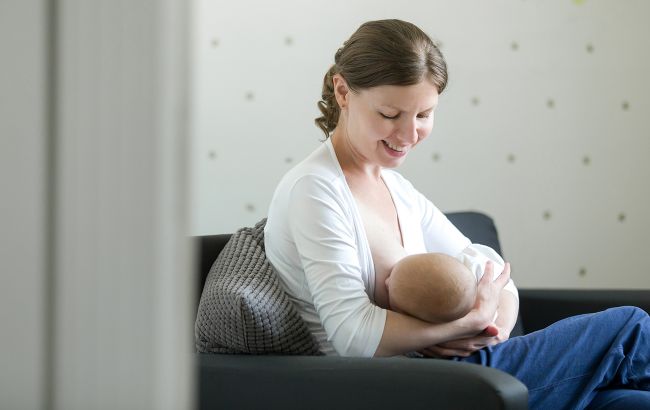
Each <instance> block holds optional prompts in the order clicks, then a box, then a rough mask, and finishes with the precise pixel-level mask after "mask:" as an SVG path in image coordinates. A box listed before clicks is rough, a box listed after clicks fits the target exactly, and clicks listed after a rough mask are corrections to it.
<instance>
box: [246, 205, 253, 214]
mask: <svg viewBox="0 0 650 410" xmlns="http://www.w3.org/2000/svg"><path fill="white" fill-rule="evenodd" d="M246 210H247V211H248V212H255V205H253V204H246Z"/></svg>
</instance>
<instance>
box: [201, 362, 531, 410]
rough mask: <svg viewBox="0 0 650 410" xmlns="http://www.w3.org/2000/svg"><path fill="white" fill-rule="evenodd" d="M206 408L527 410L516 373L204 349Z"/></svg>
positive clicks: (466, 366) (449, 364)
mask: <svg viewBox="0 0 650 410" xmlns="http://www.w3.org/2000/svg"><path fill="white" fill-rule="evenodd" d="M197 356H198V361H199V369H200V376H199V380H200V386H199V389H200V392H199V397H200V403H199V408H201V409H215V408H222V409H229V408H236V409H247V408H248V409H253V408H282V409H292V408H295V409H304V408H309V409H328V410H330V409H346V408H349V409H373V410H377V409H402V408H408V409H425V408H426V409H432V408H436V409H460V408H481V409H525V408H527V400H528V392H527V390H526V387H525V386H524V385H523V384H522V383H521V382H520V381H518V380H517V379H515V378H514V377H512V376H510V375H508V374H506V373H503V372H501V371H499V370H495V369H490V368H487V367H482V366H479V365H474V364H468V363H460V362H453V361H446V360H436V359H408V358H403V357H400V358H377V359H362V358H345V357H332V356H245V355H218V354H198V355H197Z"/></svg>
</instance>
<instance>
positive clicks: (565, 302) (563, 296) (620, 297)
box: [519, 289, 650, 333]
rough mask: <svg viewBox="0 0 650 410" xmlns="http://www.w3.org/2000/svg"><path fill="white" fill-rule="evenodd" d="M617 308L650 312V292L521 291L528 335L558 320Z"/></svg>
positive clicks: (521, 305) (525, 327)
mask: <svg viewBox="0 0 650 410" xmlns="http://www.w3.org/2000/svg"><path fill="white" fill-rule="evenodd" d="M615 306H636V307H639V308H641V309H644V310H645V311H646V312H650V290H577V289H576V290H574V289H570V290H569V289H519V314H520V315H521V317H522V318H523V330H524V333H531V332H534V331H536V330H539V329H543V328H545V327H547V326H549V325H551V324H553V323H555V322H557V321H558V320H561V319H564V318H566V317H569V316H573V315H580V314H583V313H593V312H598V311H601V310H605V309H608V308H610V307H615Z"/></svg>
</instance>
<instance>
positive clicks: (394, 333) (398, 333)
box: [375, 263, 516, 356]
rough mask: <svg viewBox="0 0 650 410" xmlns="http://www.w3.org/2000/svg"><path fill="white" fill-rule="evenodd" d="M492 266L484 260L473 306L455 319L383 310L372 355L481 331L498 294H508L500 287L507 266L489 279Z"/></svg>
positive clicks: (394, 352) (505, 280)
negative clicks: (442, 320)
mask: <svg viewBox="0 0 650 410" xmlns="http://www.w3.org/2000/svg"><path fill="white" fill-rule="evenodd" d="M492 269H493V266H492V263H488V264H487V266H486V274H485V275H484V276H483V278H481V280H480V281H479V285H478V296H477V300H476V305H475V307H474V309H472V311H470V313H469V314H467V315H466V316H465V317H462V318H460V319H458V320H455V321H453V322H449V323H442V324H431V323H428V322H424V321H421V320H419V319H416V318H413V317H410V316H407V315H403V314H401V313H397V312H392V311H387V316H386V324H385V326H384V332H383V334H382V337H381V340H380V342H379V347H378V348H377V350H376V352H375V356H394V355H398V354H404V353H406V352H409V351H414V350H422V349H425V348H428V347H429V346H433V345H437V344H441V343H444V342H447V341H450V340H453V341H458V339H467V338H470V337H471V336H474V335H476V334H478V333H480V332H482V331H483V330H484V329H485V328H487V327H488V326H489V325H490V324H492V318H494V313H495V312H496V310H497V304H499V303H501V302H500V299H501V297H502V295H503V294H504V293H509V292H507V291H505V292H504V291H503V287H504V286H505V285H506V284H507V283H508V280H509V279H510V266H509V265H508V264H506V268H505V269H504V271H503V273H502V274H501V275H499V277H498V278H497V279H496V280H494V281H492V280H490V278H491V277H492ZM515 318H516V314H515ZM504 321H505V319H504ZM513 326H514V323H513ZM510 330H511V329H510ZM508 334H509V331H508Z"/></svg>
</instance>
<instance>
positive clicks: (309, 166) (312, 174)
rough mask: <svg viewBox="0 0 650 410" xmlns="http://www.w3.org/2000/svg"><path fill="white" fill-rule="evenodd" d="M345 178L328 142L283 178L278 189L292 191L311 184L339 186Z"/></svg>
mask: <svg viewBox="0 0 650 410" xmlns="http://www.w3.org/2000/svg"><path fill="white" fill-rule="evenodd" d="M343 178H344V177H343V174H342V171H341V170H340V167H339V165H338V162H337V161H336V158H333V157H332V154H331V152H330V150H329V147H328V146H327V141H326V142H325V143H323V144H321V145H320V146H319V147H318V148H316V149H315V150H314V151H312V153H311V154H309V155H308V156H307V157H306V158H305V159H303V160H302V161H300V162H299V163H298V164H296V165H295V166H294V167H293V168H291V169H290V170H289V171H288V172H287V173H286V174H285V175H284V176H283V177H282V179H281V181H280V184H279V185H278V188H284V189H292V188H293V187H295V186H296V185H297V184H301V185H304V184H310V183H324V184H326V185H339V184H340V183H341V182H342V181H343Z"/></svg>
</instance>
